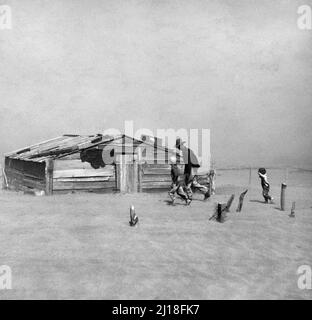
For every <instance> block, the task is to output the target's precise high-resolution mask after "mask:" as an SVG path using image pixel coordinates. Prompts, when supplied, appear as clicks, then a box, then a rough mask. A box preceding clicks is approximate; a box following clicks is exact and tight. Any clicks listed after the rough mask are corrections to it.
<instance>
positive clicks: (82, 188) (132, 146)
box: [3, 134, 209, 195]
mask: <svg viewBox="0 0 312 320" xmlns="http://www.w3.org/2000/svg"><path fill="white" fill-rule="evenodd" d="M172 155H175V156H176V157H177V159H178V161H179V163H180V164H181V165H183V162H182V160H181V158H180V156H179V154H178V153H177V151H176V150H174V149H168V148H166V147H163V146H162V145H161V141H160V140H159V139H157V138H156V137H155V138H154V137H153V138H151V139H150V137H146V136H144V137H142V139H141V140H138V139H134V138H131V137H128V136H126V135H116V136H108V135H106V136H103V135H100V134H98V135H91V136H81V135H69V134H66V135H63V136H60V137H57V138H54V139H51V140H48V141H44V142H41V143H38V144H35V145H32V146H29V147H26V148H23V149H20V150H17V151H14V152H11V153H9V154H6V155H5V167H4V170H3V184H4V187H5V188H7V189H11V190H17V191H26V192H27V191H39V192H41V193H45V194H47V195H50V194H58V193H72V192H116V191H117V192H145V191H151V190H162V189H163V190H164V189H167V190H168V189H169V187H170V183H171V177H170V164H169V159H170V157H171V156H172ZM199 182H200V183H202V184H205V185H209V181H208V172H206V173H204V174H202V175H200V176H199Z"/></svg>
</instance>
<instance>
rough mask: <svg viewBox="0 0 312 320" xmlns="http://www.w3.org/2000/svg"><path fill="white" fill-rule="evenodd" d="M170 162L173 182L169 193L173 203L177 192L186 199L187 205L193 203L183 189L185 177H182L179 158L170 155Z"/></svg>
mask: <svg viewBox="0 0 312 320" xmlns="http://www.w3.org/2000/svg"><path fill="white" fill-rule="evenodd" d="M170 163H171V179H172V184H171V189H170V191H169V192H168V194H169V197H170V198H171V200H172V204H173V203H174V201H175V194H176V193H177V194H178V196H180V197H181V198H182V199H183V200H184V201H185V203H186V205H189V204H190V203H191V200H190V199H189V197H188V196H187V194H186V193H185V192H184V190H183V179H181V178H180V177H181V176H183V175H182V174H181V172H180V170H179V168H178V165H177V159H176V157H175V156H172V157H170Z"/></svg>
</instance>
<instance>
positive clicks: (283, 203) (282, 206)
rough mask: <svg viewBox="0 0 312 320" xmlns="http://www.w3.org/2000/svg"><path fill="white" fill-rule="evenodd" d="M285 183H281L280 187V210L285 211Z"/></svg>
mask: <svg viewBox="0 0 312 320" xmlns="http://www.w3.org/2000/svg"><path fill="white" fill-rule="evenodd" d="M286 187H287V185H286V183H282V185H281V210H282V211H284V210H285V192H286Z"/></svg>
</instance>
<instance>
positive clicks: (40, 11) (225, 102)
mask: <svg viewBox="0 0 312 320" xmlns="http://www.w3.org/2000/svg"><path fill="white" fill-rule="evenodd" d="M2 4H8V5H10V6H11V8H12V14H13V17H12V23H13V26H12V29H11V30H0V112H1V115H0V134H1V139H0V155H1V156H3V154H4V153H5V152H8V151H11V150H15V149H17V148H20V147H24V146H27V145H29V144H33V143H36V142H40V141H41V140H45V139H49V138H53V137H55V136H58V135H60V134H63V133H77V134H93V133H98V132H101V131H103V130H104V129H106V128H111V127H113V128H114V127H115V128H119V129H121V130H122V129H123V125H124V120H133V121H134V123H135V129H138V128H140V127H146V128H150V129H152V130H155V129H156V128H173V129H178V128H181V127H182V128H209V129H211V143H212V145H211V149H212V157H213V158H214V160H215V161H216V165H217V166H225V165H249V164H252V165H279V164H281V165H285V164H287V165H294V164H295V165H306V166H307V165H310V166H311V167H312V158H311V150H312V129H311V120H312V85H311V83H312V81H311V80H312V30H310V31H307V30H306V31H303V30H299V29H298V28H297V17H298V14H297V8H298V6H299V5H302V4H309V5H311V6H312V0H302V1H297V0H279V1H272V0H245V1H243V0H235V1H233V0H218V1H213V0H210V1H208V0H206V1H204V0H198V1H197V0H135V1H134V0H133V1H126V0H124V1H117V0H75V1H74V0H40V1H39V0H18V1H11V0H0V5H2Z"/></svg>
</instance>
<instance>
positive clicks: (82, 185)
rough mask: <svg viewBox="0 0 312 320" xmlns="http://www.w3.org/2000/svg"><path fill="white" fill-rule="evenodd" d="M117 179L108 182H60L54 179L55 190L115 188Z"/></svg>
mask: <svg viewBox="0 0 312 320" xmlns="http://www.w3.org/2000/svg"><path fill="white" fill-rule="evenodd" d="M115 187H116V183H115V181H107V182H59V181H54V184H53V190H94V189H106V188H115Z"/></svg>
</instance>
